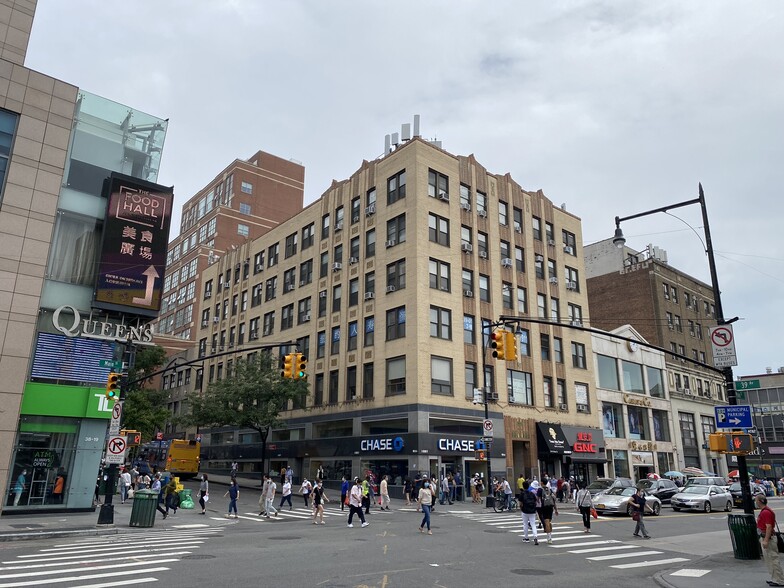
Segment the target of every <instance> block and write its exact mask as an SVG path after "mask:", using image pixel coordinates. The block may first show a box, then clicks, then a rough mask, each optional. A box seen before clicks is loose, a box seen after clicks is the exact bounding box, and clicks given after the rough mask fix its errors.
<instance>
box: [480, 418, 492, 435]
mask: <svg viewBox="0 0 784 588" xmlns="http://www.w3.org/2000/svg"><path fill="white" fill-rule="evenodd" d="M482 430H483V431H484V436H485V437H492V436H493V421H491V420H490V419H485V420H484V422H483V423H482Z"/></svg>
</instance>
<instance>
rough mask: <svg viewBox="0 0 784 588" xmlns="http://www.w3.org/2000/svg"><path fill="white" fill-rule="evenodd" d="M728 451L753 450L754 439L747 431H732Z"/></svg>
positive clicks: (744, 452)
mask: <svg viewBox="0 0 784 588" xmlns="http://www.w3.org/2000/svg"><path fill="white" fill-rule="evenodd" d="M728 451H729V453H740V454H746V453H751V452H752V451H754V441H753V440H752V438H751V435H749V434H748V433H732V435H731V440H730V448H729V450H728Z"/></svg>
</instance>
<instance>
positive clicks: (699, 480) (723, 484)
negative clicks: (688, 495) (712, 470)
mask: <svg viewBox="0 0 784 588" xmlns="http://www.w3.org/2000/svg"><path fill="white" fill-rule="evenodd" d="M689 486H718V487H719V488H723V489H724V490H726V489H727V488H729V484H727V481H726V480H725V479H724V478H721V477H719V476H696V477H694V478H689V479H688V480H687V481H686V486H684V488H688V487H689Z"/></svg>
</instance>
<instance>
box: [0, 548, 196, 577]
mask: <svg viewBox="0 0 784 588" xmlns="http://www.w3.org/2000/svg"><path fill="white" fill-rule="evenodd" d="M189 553H193V552H192V551H173V552H171V553H163V554H161V553H148V554H143V553H140V554H139V555H123V556H119V557H104V558H100V559H81V560H77V561H62V562H55V563H39V564H32V565H10V566H5V567H0V571H3V572H4V571H6V570H27V569H35V568H54V567H57V566H70V565H76V564H91V563H99V562H105V561H122V560H124V559H141V558H145V557H160V556H161V555H166V556H172V555H187V554H189ZM41 561H49V560H48V559H46V560H41ZM4 563H17V562H4ZM19 563H25V564H28V563H30V562H29V560H28V561H26V562H19Z"/></svg>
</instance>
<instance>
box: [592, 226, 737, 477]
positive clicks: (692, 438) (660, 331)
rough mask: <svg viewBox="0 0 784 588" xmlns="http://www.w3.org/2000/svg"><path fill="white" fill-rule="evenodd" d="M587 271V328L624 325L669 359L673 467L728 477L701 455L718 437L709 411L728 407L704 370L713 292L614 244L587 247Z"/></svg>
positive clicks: (719, 462) (717, 382)
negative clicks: (713, 436)
mask: <svg viewBox="0 0 784 588" xmlns="http://www.w3.org/2000/svg"><path fill="white" fill-rule="evenodd" d="M585 268H586V274H587V278H588V294H589V295H588V298H589V302H590V306H591V322H592V326H594V327H596V328H599V329H605V330H612V329H615V328H618V327H621V326H623V325H624V324H627V323H628V324H630V325H632V326H633V327H634V329H635V330H636V331H637V332H639V333H640V335H641V336H642V337H643V338H644V340H646V341H647V342H648V343H650V344H651V345H655V346H656V347H659V348H661V349H664V350H665V351H667V352H668V353H665V356H664V357H665V363H666V373H667V382H666V383H667V389H668V391H669V398H670V403H671V410H672V411H673V417H674V419H675V423H676V426H677V430H676V434H678V435H679V437H680V439H679V440H678V441H677V445H678V446H679V448H680V451H681V455H680V456H678V458H677V460H676V464H675V465H676V466H678V467H698V468H702V469H703V470H705V471H710V472H713V473H717V474H723V473H725V468H726V466H725V464H724V459H723V458H722V457H721V456H720V455H719V454H717V453H713V452H711V451H709V450H708V449H706V447H705V444H706V443H707V442H708V435H709V434H710V433H713V432H714V431H715V430H716V423H715V416H714V406H715V405H716V404H725V403H726V401H727V395H726V392H725V390H724V386H725V383H724V377H723V376H722V374H721V373H720V372H718V371H714V370H712V369H709V368H706V367H703V365H708V366H712V365H713V354H712V351H711V344H710V336H709V333H710V331H709V329H710V327H712V326H715V325H716V308H715V305H714V298H713V289H712V288H711V286H709V285H708V284H705V283H704V282H701V281H700V280H697V279H695V278H693V277H692V276H690V275H688V274H686V273H684V272H682V271H680V270H678V269H677V268H675V267H672V266H671V265H670V264H669V263H668V260H667V254H666V252H665V251H663V250H661V249H659V248H658V247H653V246H649V247H648V248H647V249H646V250H644V251H635V250H633V249H631V248H629V247H625V246H624V247H623V248H622V249H618V248H617V247H615V245H613V244H612V240H611V239H606V240H604V241H599V242H598V243H592V244H590V245H586V246H585ZM700 364H703V365H700Z"/></svg>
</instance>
